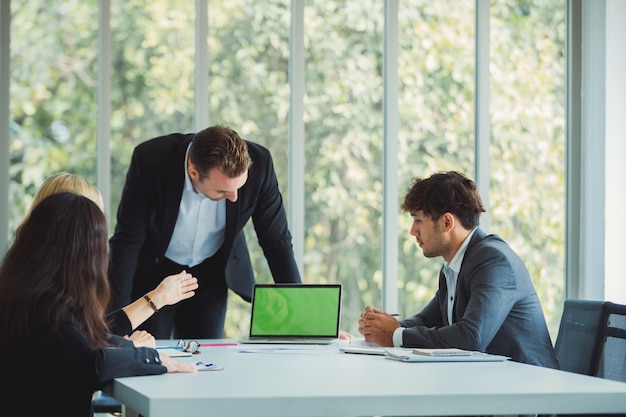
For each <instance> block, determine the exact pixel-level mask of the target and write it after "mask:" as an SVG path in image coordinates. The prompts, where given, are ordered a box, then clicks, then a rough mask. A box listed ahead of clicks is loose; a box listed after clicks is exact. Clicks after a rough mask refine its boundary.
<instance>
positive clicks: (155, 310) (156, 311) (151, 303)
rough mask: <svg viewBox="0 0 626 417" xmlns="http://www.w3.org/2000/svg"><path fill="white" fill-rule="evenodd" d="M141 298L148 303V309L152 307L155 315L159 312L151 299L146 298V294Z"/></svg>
mask: <svg viewBox="0 0 626 417" xmlns="http://www.w3.org/2000/svg"><path fill="white" fill-rule="evenodd" d="M143 298H144V299H145V300H146V301H147V302H148V304H150V307H152V309H153V310H154V312H155V313H158V312H159V309H158V307H157V306H156V304H154V301H152V298H150V297H148V294H146V295H144V296H143Z"/></svg>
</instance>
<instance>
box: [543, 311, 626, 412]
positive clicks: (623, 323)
mask: <svg viewBox="0 0 626 417" xmlns="http://www.w3.org/2000/svg"><path fill="white" fill-rule="evenodd" d="M568 301H569V303H568ZM568 304H569V309H570V310H572V309H573V310H577V313H576V315H577V316H578V314H589V315H590V317H589V321H588V324H589V326H586V325H585V323H584V320H583V319H582V317H576V318H573V322H574V323H566V325H565V326H566V327H565V328H564V332H566V333H568V334H569V335H570V336H572V335H575V334H577V333H578V334H579V335H580V336H581V345H583V347H582V348H581V349H578V346H577V345H576V339H570V338H567V340H562V341H561V344H560V346H559V348H560V350H559V349H556V346H555V350H556V351H557V357H559V356H560V355H562V356H563V363H564V364H562V365H561V369H562V370H565V371H568V370H569V371H572V372H578V373H583V374H587V375H592V376H596V377H599V378H606V379H612V380H615V381H622V382H626V306H624V305H619V304H614V303H611V302H600V301H584V300H566V308H564V311H563V316H564V318H565V310H567V309H568ZM598 305H599V306H600V314H598ZM585 311H587V313H585ZM570 313H571V312H570ZM598 316H599V320H598ZM569 320H570V319H569V318H568V321H569ZM594 323H597V324H595V325H594ZM562 324H563V319H562V320H561V325H562ZM572 325H573V326H572ZM594 326H595V328H596V331H595V332H592V328H593V327H594ZM571 327H574V329H575V330H571ZM584 327H587V329H586V330H582V329H583V328H584ZM592 333H593V334H592ZM560 336H561V329H560V328H559V335H558V336H557V344H559V337H560ZM591 339H594V340H595V342H594V343H591ZM568 349H571V350H573V351H576V353H574V354H573V355H568V353H569V352H567V350H568ZM583 355H584V356H583ZM559 361H561V358H560V357H559ZM576 361H579V363H578V364H577V363H575V362H576ZM589 366H590V367H589ZM568 368H569V369H568ZM587 370H589V371H590V372H586V371H587ZM610 416H613V417H617V416H620V417H625V416H626V414H610V415H609V414H594V415H593V416H589V415H583V416H578V417H610ZM559 417H564V415H562V414H561V415H559ZM568 417H569V416H568ZM572 417H573V416H572Z"/></svg>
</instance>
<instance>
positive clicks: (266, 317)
mask: <svg viewBox="0 0 626 417" xmlns="http://www.w3.org/2000/svg"><path fill="white" fill-rule="evenodd" d="M251 308H252V311H251V314H250V334H249V336H248V338H247V339H243V340H240V341H239V342H240V343H269V344H277V343H278V344H315V345H327V344H331V343H333V342H336V341H337V340H339V320H340V317H341V284H256V285H255V286H254V292H253V295H252V307H251Z"/></svg>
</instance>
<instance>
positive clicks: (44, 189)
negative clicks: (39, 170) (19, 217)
mask: <svg viewBox="0 0 626 417" xmlns="http://www.w3.org/2000/svg"><path fill="white" fill-rule="evenodd" d="M62 192H67V193H74V194H78V195H82V196H83V197H87V198H88V199H90V200H91V201H93V202H94V203H96V205H97V206H98V207H100V210H102V211H104V203H103V201H102V194H100V190H98V188H97V187H96V186H95V185H93V184H91V183H90V182H89V181H87V180H85V179H83V178H81V177H79V176H77V175H74V174H70V173H69V172H58V173H56V174H54V175H51V176H50V177H48V178H46V180H45V181H44V182H43V183H42V184H41V186H40V187H39V189H38V190H37V193H35V197H34V198H33V204H32V206H31V211H32V209H33V208H34V207H35V206H36V205H37V204H39V203H41V200H43V199H44V198H46V197H48V196H50V195H52V194H56V193H62Z"/></svg>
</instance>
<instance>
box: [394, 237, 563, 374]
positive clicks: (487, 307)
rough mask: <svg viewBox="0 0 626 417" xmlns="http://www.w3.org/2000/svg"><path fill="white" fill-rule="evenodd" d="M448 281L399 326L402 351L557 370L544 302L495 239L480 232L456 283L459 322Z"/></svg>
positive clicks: (508, 249) (522, 269)
mask: <svg viewBox="0 0 626 417" xmlns="http://www.w3.org/2000/svg"><path fill="white" fill-rule="evenodd" d="M447 299H448V290H447V285H446V278H445V276H444V275H443V273H441V272H440V274H439V290H438V291H437V292H436V294H435V297H434V298H433V299H432V300H431V301H430V303H428V305H427V306H426V307H425V308H424V309H423V310H422V311H421V312H420V313H418V314H416V315H415V316H412V317H408V318H407V319H406V320H403V321H401V322H400V325H401V326H402V327H406V328H407V329H406V330H404V333H403V335H402V338H403V346H405V347H425V348H442V347H457V348H461V349H468V350H477V351H481V352H487V353H492V354H497V355H505V356H509V357H510V358H511V359H513V360H515V361H518V362H524V363H529V364H532V365H540V366H545V367H548V368H558V361H557V359H556V354H555V353H554V348H553V347H552V341H551V340H550V335H549V333H548V328H547V326H546V321H545V318H544V315H543V310H542V308H541V303H540V302H539V298H538V297H537V293H536V291H535V288H534V286H533V284H532V281H531V279H530V275H529V274H528V270H527V269H526V266H525V265H524V263H523V262H522V260H521V259H520V258H519V256H517V254H516V253H515V252H514V251H513V250H512V249H511V247H510V246H509V245H508V244H506V242H504V241H503V240H502V239H501V238H500V237H498V236H496V235H487V234H486V233H485V232H484V231H483V230H481V229H477V230H476V232H475V233H474V235H473V236H472V239H471V240H470V242H469V245H468V246H467V250H466V252H465V256H464V257H463V262H462V264H461V270H460V271H459V276H458V279H457V288H456V301H455V303H454V310H453V312H452V313H453V316H454V323H453V324H452V325H450V324H449V323H448V307H447V301H446V300H447Z"/></svg>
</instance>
